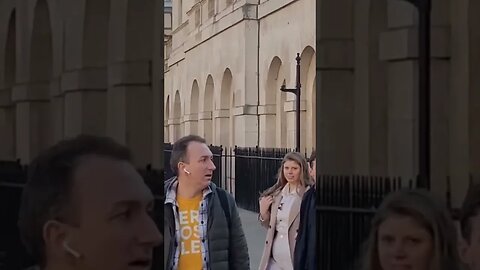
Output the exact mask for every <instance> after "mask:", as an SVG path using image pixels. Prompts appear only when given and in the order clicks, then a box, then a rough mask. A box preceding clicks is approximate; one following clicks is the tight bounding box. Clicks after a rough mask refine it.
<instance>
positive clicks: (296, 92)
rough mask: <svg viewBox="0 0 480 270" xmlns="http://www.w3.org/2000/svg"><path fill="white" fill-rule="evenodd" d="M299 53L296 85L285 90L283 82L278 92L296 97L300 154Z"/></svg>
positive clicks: (297, 143) (297, 142) (297, 134)
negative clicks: (288, 93)
mask: <svg viewBox="0 0 480 270" xmlns="http://www.w3.org/2000/svg"><path fill="white" fill-rule="evenodd" d="M300 59H301V58H300V53H297V57H296V58H295V60H297V85H296V87H295V88H287V87H286V85H285V81H284V82H283V84H282V86H281V87H280V91H282V92H290V93H293V94H295V96H296V100H295V101H296V106H295V113H296V118H297V120H296V137H297V139H296V151H297V152H300V92H301V91H300V88H301V85H300Z"/></svg>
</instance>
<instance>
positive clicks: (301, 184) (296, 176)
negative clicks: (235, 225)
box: [259, 152, 313, 270]
mask: <svg viewBox="0 0 480 270" xmlns="http://www.w3.org/2000/svg"><path fill="white" fill-rule="evenodd" d="M312 184H313V183H312V180H311V178H310V175H309V171H308V165H307V161H306V160H305V158H304V157H303V156H302V155H301V154H300V153H297V152H290V153H288V154H286V155H285V157H284V158H283V160H282V163H281V166H280V168H279V171H278V179H277V182H276V183H275V184H274V185H273V186H272V187H270V188H268V189H267V190H265V191H264V192H263V193H262V194H261V195H260V201H259V204H260V213H259V220H260V222H261V224H262V226H264V227H266V228H267V229H268V231H267V236H266V241H265V247H264V250H263V255H262V259H261V262H260V266H259V269H260V270H265V269H271V270H276V269H282V270H291V269H293V255H294V251H295V243H296V237H297V232H298V227H299V223H300V206H301V203H302V197H303V195H304V193H305V191H306V190H307V189H308V187H309V186H310V185H312Z"/></svg>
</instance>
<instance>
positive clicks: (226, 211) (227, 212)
mask: <svg viewBox="0 0 480 270" xmlns="http://www.w3.org/2000/svg"><path fill="white" fill-rule="evenodd" d="M217 194H218V198H219V199H220V204H221V205H222V208H223V212H224V214H225V218H226V219H227V224H228V229H229V230H230V228H231V225H232V221H231V218H230V209H229V208H228V201H227V194H226V191H225V190H223V189H221V188H217Z"/></svg>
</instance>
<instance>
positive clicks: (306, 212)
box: [293, 188, 318, 270]
mask: <svg viewBox="0 0 480 270" xmlns="http://www.w3.org/2000/svg"><path fill="white" fill-rule="evenodd" d="M315 197H316V193H315V188H310V189H309V190H308V191H307V192H305V194H304V196H303V200H302V206H301V207H300V227H299V229H298V235H297V243H296V245H295V254H294V256H293V269H294V270H314V269H317V256H318V255H317V224H316V220H317V219H316V216H317V215H316V211H315V202H316V198H315Z"/></svg>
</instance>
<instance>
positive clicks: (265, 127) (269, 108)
mask: <svg viewBox="0 0 480 270" xmlns="http://www.w3.org/2000/svg"><path fill="white" fill-rule="evenodd" d="M276 110H277V108H276V105H275V104H273V105H261V106H259V107H258V114H259V117H260V142H259V146H260V147H275V146H276V135H277V133H278V132H279V130H277V129H276V124H277V117H276Z"/></svg>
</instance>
